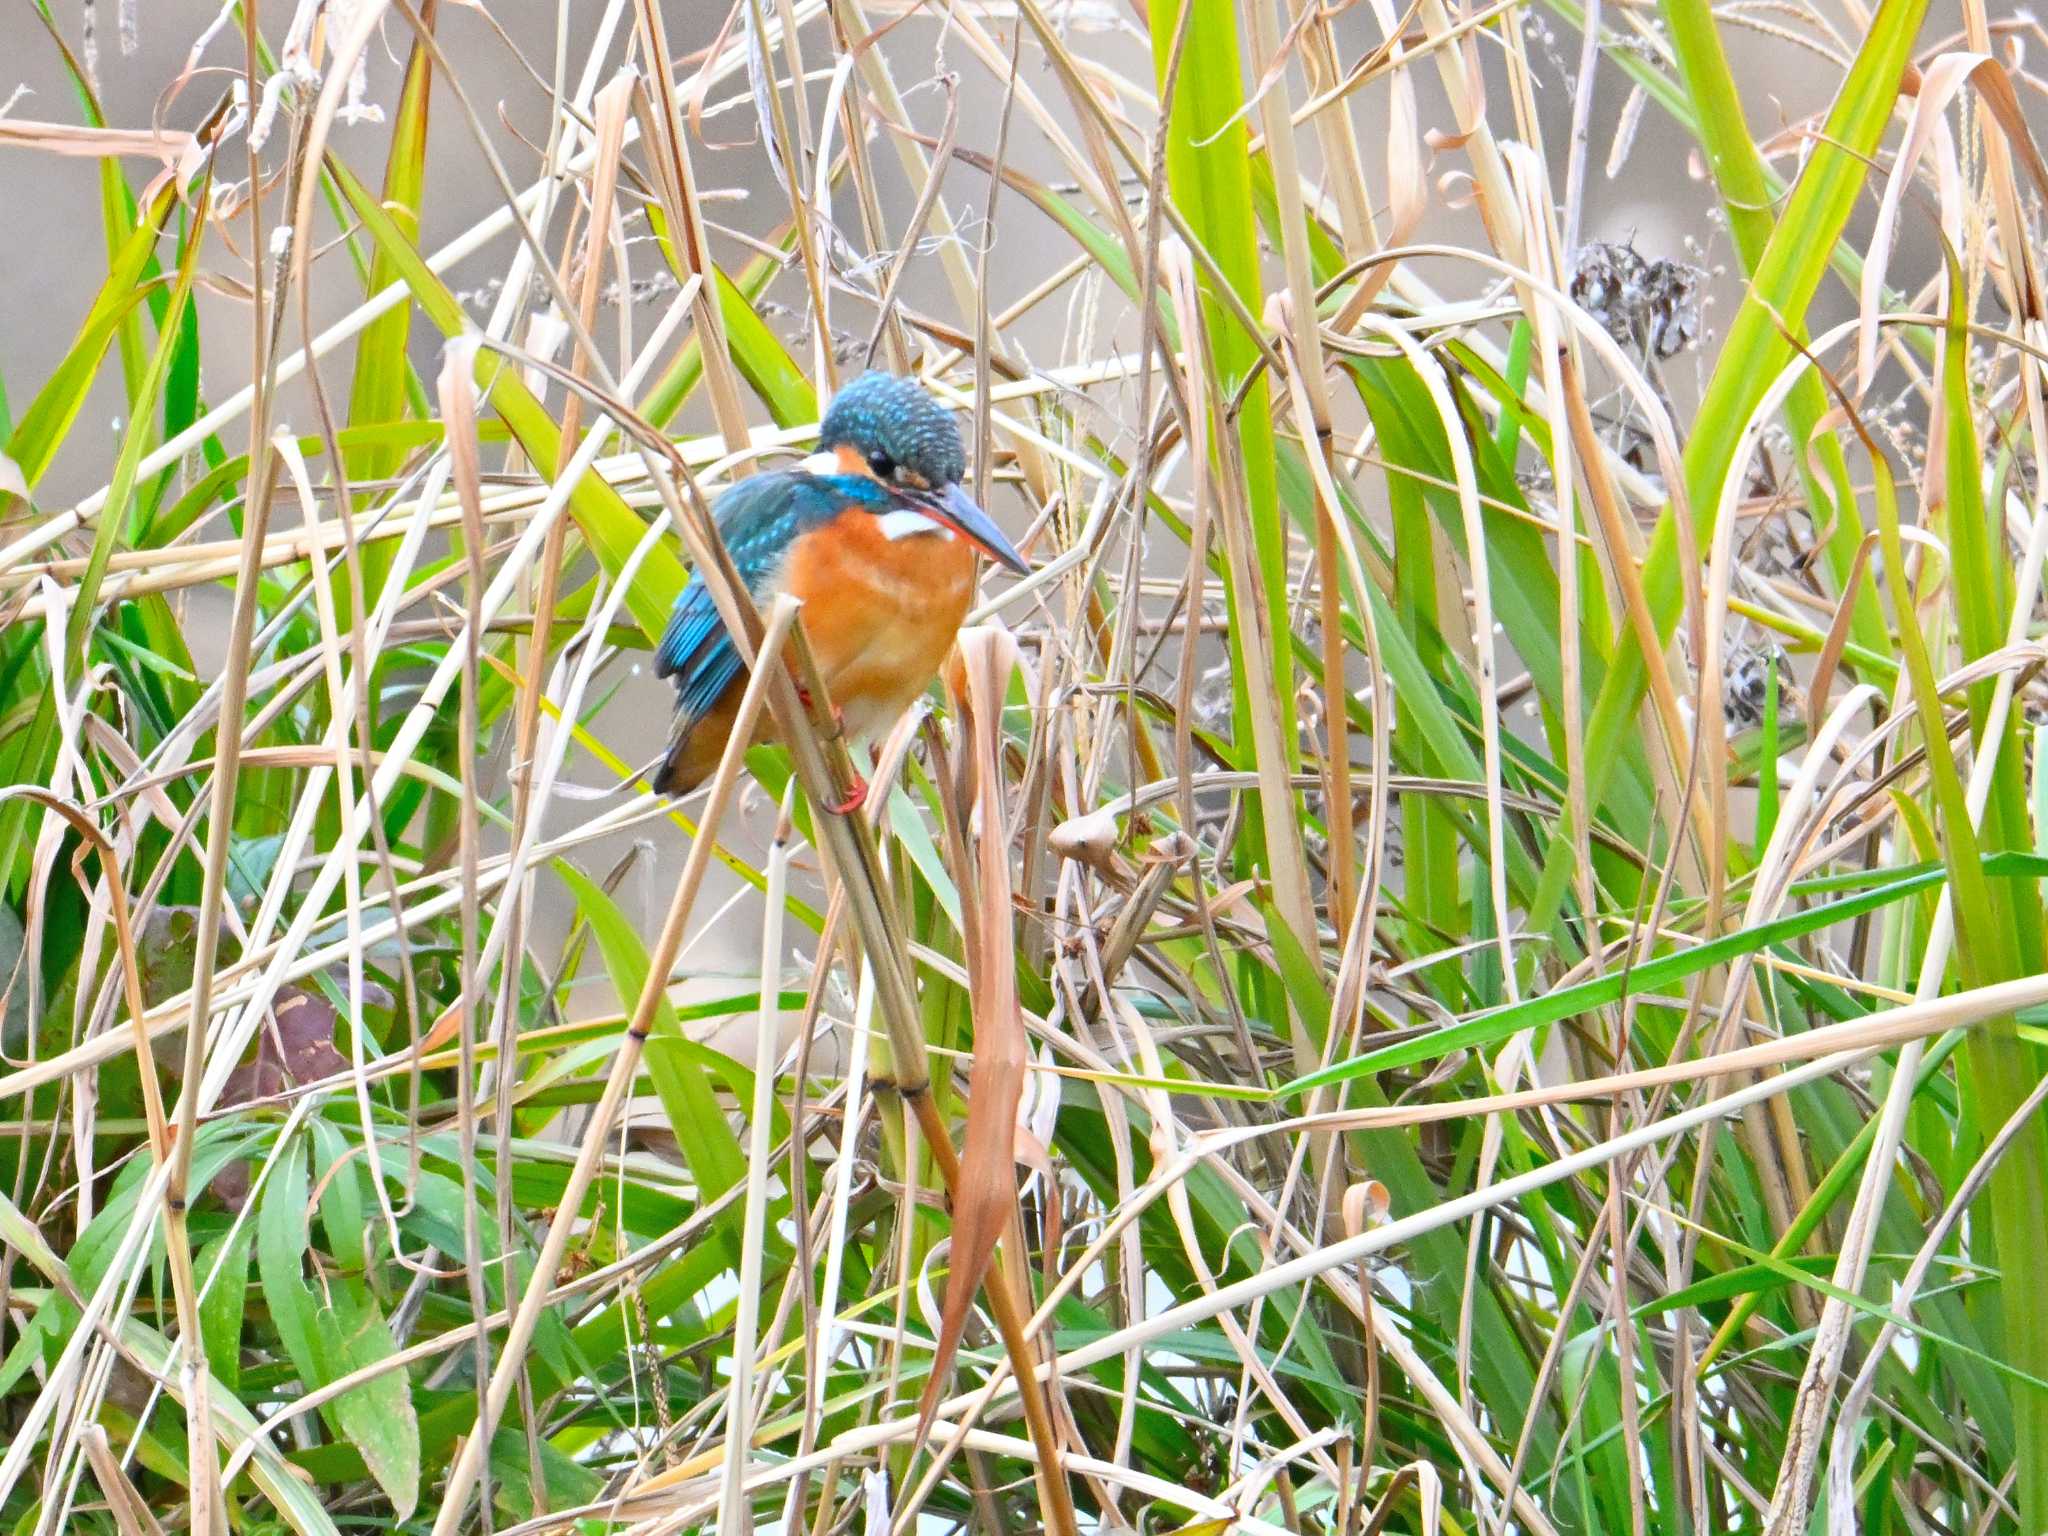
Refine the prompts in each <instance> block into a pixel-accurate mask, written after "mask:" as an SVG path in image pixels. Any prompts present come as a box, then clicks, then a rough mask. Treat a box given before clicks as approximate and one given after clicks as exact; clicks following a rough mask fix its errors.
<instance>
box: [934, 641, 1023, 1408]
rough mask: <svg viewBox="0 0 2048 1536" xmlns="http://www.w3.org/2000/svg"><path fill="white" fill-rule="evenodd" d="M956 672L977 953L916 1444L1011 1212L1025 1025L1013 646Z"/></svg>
mask: <svg viewBox="0 0 2048 1536" xmlns="http://www.w3.org/2000/svg"><path fill="white" fill-rule="evenodd" d="M959 649H960V658H961V665H962V668H963V670H964V671H965V674H966V678H967V693H968V697H969V698H970V699H971V700H972V701H973V706H974V733H973V753H972V767H973V774H974V785H975V811H976V814H977V819H978V820H979V822H980V826H981V835H980V837H979V838H978V839H976V841H975V844H974V848H973V853H972V858H973V862H974V877H975V878H974V883H973V892H974V900H975V902H976V904H977V905H978V906H979V907H980V909H981V914H980V921H979V922H978V923H977V924H976V925H975V930H974V931H975V935H976V938H977V940H978V942H977V943H975V944H974V945H972V946H971V947H970V950H969V953H968V957H967V971H968V977H969V981H970V987H969V991H970V994H971V995H972V997H973V999H974V1066H973V1069H972V1071H971V1072H970V1073H969V1075H968V1082H967V1139H966V1145H965V1147H964V1149H963V1151H962V1153H961V1158H960V1182H959V1184H958V1186H957V1187H956V1189H955V1190H954V1195H953V1244H952V1273H951V1274H950V1275H949V1276H948V1277H947V1280H946V1307H945V1312H944V1313H943V1315H942V1316H941V1318H940V1322H939V1336H938V1339H937V1341H936V1344H935V1346H934V1348H933V1351H932V1369H931V1375H930V1377H929V1378H928V1379H927V1381H926V1383H925V1390H924V1398H923V1401H922V1402H921V1403H920V1404H919V1405H918V1424H919V1428H918V1438H920V1439H921V1438H923V1435H924V1431H925V1430H926V1429H927V1428H928V1427H929V1426H930V1424H931V1417H932V1413H933V1410H934V1409H936V1408H937V1406H938V1401H939V1393H940V1390H941V1389H942V1387H943V1386H944V1383H945V1381H946V1372H947V1368H948V1366H950V1365H951V1364H952V1359H953V1354H954V1352H955V1351H956V1350H957V1349H958V1348H959V1346H960V1335H961V1332H962V1330H963V1329H965V1327H966V1326H967V1310H968V1308H969V1307H970V1306H971V1305H972V1304H973V1301H974V1294H975V1292H976V1290H977V1289H979V1287H980V1285H981V1281H982V1277H983V1276H984V1275H986V1274H987V1273H988V1271H989V1266H990V1264H991V1262H992V1261H993V1260H994V1258H995V1249H996V1242H997V1240H998V1239H999V1238H1000V1237H1001V1236H1002V1233H1003V1229H1004V1227H1005V1226H1007V1225H1008V1223H1009V1219H1010V1215H1011V1213H1012V1212H1013V1211H1014V1210H1015V1208H1016V1204H1017V1172H1016V1162H1015V1159H1016V1149H1017V1106H1018V1101H1019V1099H1020V1098H1021V1097H1022V1094H1023V1090H1024V1065H1025V1051H1026V1045H1025V1039H1024V1016H1023V1014H1022V1012H1021V1011H1020V1010H1019V1007H1018V1003H1017V972H1016V959H1015V954H1014V948H1013V946H1014V932H1013V922H1012V919H1011V916H1010V913H1011V905H1010V888H1011V880H1010V819H1009V816H1008V814H1007V810H1006V807H1005V804H1004V794H1003V760H1002V732H1001V726H1002V718H1003V717H1002V703H1003V693H1004V690H1005V688H1006V687H1007V685H1008V683H1009V678H1010V673H1011V672H1012V671H1013V670H1015V668H1016V666H1017V644H1016V641H1014V640H1013V639H1011V638H1010V636H1009V635H1008V634H1007V633H1005V632H1004V631H1002V630H999V629H992V628H987V627H984V626H979V625H977V626H975V627H974V628H972V629H965V630H962V631H961V632H960V645H959ZM962 887H963V889H962V896H963V899H964V898H965V897H966V882H965V881H964V880H963V881H962Z"/></svg>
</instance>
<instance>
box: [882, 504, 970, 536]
mask: <svg viewBox="0 0 2048 1536" xmlns="http://www.w3.org/2000/svg"><path fill="white" fill-rule="evenodd" d="M875 521H876V522H877V523H879V524H880V525H881V529H882V537H883V538H885V539H891V540H894V539H907V538H910V537H912V536H913V535H915V534H920V533H936V534H937V535H938V536H939V537H940V538H942V539H950V538H952V537H953V530H952V529H950V528H948V527H947V526H946V525H945V524H944V523H941V522H938V521H937V520H935V519H933V518H929V517H926V516H925V515H924V514H923V513H922V512H912V511H911V510H909V509H908V508H907V507H897V508H895V509H894V510H893V511H889V512H882V513H878V514H877V515H876V517H875Z"/></svg>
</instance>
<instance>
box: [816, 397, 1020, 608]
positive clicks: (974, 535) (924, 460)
mask: <svg viewBox="0 0 2048 1536" xmlns="http://www.w3.org/2000/svg"><path fill="white" fill-rule="evenodd" d="M818 447H819V448H820V449H821V450H823V451H825V452H829V453H833V454H835V455H836V456H837V457H838V460H839V464H840V467H841V470H842V472H844V473H852V474H865V475H868V476H870V477H872V478H873V479H875V480H878V481H880V482H881V483H882V484H883V485H884V486H885V487H887V488H888V490H889V492H890V493H891V494H890V497H889V501H890V502H891V503H893V504H894V505H895V506H897V507H899V508H902V509H906V510H911V511H915V512H918V513H921V514H923V515H924V516H926V517H929V518H932V519H933V520H934V521H936V522H938V523H939V524H941V525H943V526H945V527H947V528H950V529H952V530H953V531H955V532H957V533H959V534H961V535H963V536H964V537H965V538H966V539H967V540H968V542H970V543H972V544H975V545H977V546H979V547H980V548H981V549H982V550H983V551H984V552H986V553H987V554H988V555H989V557H990V558H991V559H994V560H996V561H999V562H1000V563H1001V564H1003V565H1006V566H1008V567H1009V568H1010V569H1011V570H1013V571H1016V572H1018V573H1019V574H1022V573H1024V572H1026V571H1028V570H1030V567H1029V566H1028V565H1026V564H1025V562H1024V557H1023V556H1022V555H1020V554H1018V553H1017V551H1016V548H1015V547H1014V546H1013V545H1012V544H1011V543H1010V541H1009V539H1007V538H1006V537H1004V535H1003V532H1002V530H1001V529H999V528H998V527H996V525H995V523H994V522H993V521H991V520H990V518H989V515H988V514H987V513H986V512H984V511H982V510H981V508H980V507H978V506H976V505H975V504H974V502H973V500H972V499H971V498H970V497H969V496H968V495H967V493H966V492H964V491H962V490H961V489H960V481H961V479H962V478H963V477H964V476H965V475H966V473H967V455H966V453H965V452H964V451H963V450H962V449H961V446H960V428H959V426H958V424H957V423H956V422H955V421H954V419H953V413H952V412H951V411H950V410H948V409H947V408H946V407H945V406H943V405H941V404H940V403H939V402H938V401H937V400H936V399H934V398H933V397H932V394H931V392H930V391H929V390H927V389H926V388H925V387H924V386H923V385H922V384H920V383H918V382H917V380H915V379H907V378H904V377H902V376H901V375H899V374H893V373H864V374H862V375H861V376H860V377H859V378H857V379H855V380H853V381H852V382H851V383H849V384H848V385H847V386H846V387H845V388H844V389H842V390H840V391H839V394H838V396H837V397H836V398H835V399H834V400H833V401H832V408H831V409H830V410H829V411H827V412H826V413H825V419H824V421H823V422H821V423H820V424H819V430H818Z"/></svg>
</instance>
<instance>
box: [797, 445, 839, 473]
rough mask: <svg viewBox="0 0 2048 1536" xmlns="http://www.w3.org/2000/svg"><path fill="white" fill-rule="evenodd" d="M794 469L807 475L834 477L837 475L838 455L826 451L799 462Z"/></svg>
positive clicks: (828, 450)
mask: <svg viewBox="0 0 2048 1536" xmlns="http://www.w3.org/2000/svg"><path fill="white" fill-rule="evenodd" d="M796 467H797V468H798V469H800V470H802V471H803V472H804V473H805V474H809V475H836V474H838V473H839V455H838V454H837V453H834V452H832V451H831V450H830V449H827V450H826V451H825V452H823V453H814V454H812V455H811V456H810V457H809V458H807V459H803V460H800V461H799V462H798V463H797V466H796Z"/></svg>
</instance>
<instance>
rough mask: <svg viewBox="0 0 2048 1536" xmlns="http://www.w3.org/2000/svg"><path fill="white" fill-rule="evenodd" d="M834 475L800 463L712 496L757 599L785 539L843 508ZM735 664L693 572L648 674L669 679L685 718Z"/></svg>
mask: <svg viewBox="0 0 2048 1536" xmlns="http://www.w3.org/2000/svg"><path fill="white" fill-rule="evenodd" d="M834 478H836V477H827V476H817V475H808V474H805V473H803V472H802V471H800V470H790V471H782V472H777V473H773V474H763V475H750V476H748V477H747V478H746V479H745V480H742V481H741V482H740V483H739V484H738V485H735V486H733V487H732V488H731V489H730V490H728V491H726V492H725V493H724V494H723V495H721V496H720V497H719V498H718V500H717V501H716V502H715V503H713V505H712V508H711V515H712V519H713V521H714V522H716V523H717V525H718V534H719V537H720V539H721V540H723V541H724V544H725V548H726V552H727V553H728V554H730V555H731V556H732V563H733V566H734V568H735V569H736V570H738V572H739V575H740V579H741V580H742V581H744V582H745V583H746V584H747V591H748V592H749V593H751V594H752V595H753V597H754V599H755V600H756V601H757V602H758V601H761V600H762V599H763V598H765V597H767V596H769V595H772V594H773V592H774V591H775V588H776V585H777V583H778V582H779V581H780V579H781V575H782V568H783V564H784V562H785V561H786V560H787V558H788V555H789V550H790V546H791V545H793V544H794V543H795V542H796V541H797V540H798V539H800V538H802V537H803V536H804V535H805V534H806V533H808V532H810V531H811V529H813V528H816V527H819V526H821V525H823V524H824V523H828V522H830V521H831V520H832V519H833V518H834V517H836V516H837V515H838V514H839V512H840V511H841V510H842V509H843V508H844V506H845V504H846V498H845V497H843V496H841V495H838V494H836V493H835V492H834V490H833V484H832V482H833V479H834ZM741 667H742V663H741V661H740V653H739V650H738V648H737V647H735V646H734V645H733V643H732V637H731V636H730V635H728V634H727V633H726V630H725V620H723V619H722V618H720V617H719V614H718V605H717V604H716V603H714V602H713V601H712V600H711V589H710V588H709V587H707V586H706V585H705V583H704V573H703V572H702V571H693V572H692V573H691V574H690V580H689V583H688V585H686V586H685V587H684V588H683V591H682V595H681V596H680V597H678V598H677V599H676V605H675V608H674V610H673V611H672V612H671V613H670V614H669V617H668V628H667V629H666V630H665V631H663V633H662V637H661V644H660V645H658V646H657V647H655V652H654V671H655V675H656V676H658V677H672V678H674V679H675V682H676V704H677V708H678V710H679V711H680V712H681V714H682V716H683V718H684V720H685V721H686V722H687V721H691V720H695V719H697V718H698V717H699V716H701V715H703V714H705V713H707V712H708V711H709V710H710V709H711V708H712V706H714V705H715V704H717V702H718V701H719V699H720V698H721V697H723V695H724V693H725V690H726V689H727V688H729V687H731V686H732V681H733V679H734V678H736V677H738V676H739V675H740V670H741Z"/></svg>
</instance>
